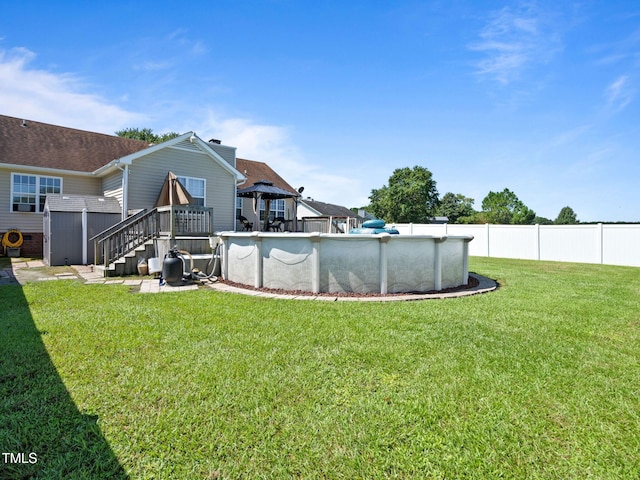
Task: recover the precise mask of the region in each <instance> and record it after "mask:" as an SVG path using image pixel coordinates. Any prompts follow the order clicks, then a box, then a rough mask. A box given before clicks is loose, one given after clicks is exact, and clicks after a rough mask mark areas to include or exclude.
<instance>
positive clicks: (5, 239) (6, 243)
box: [2, 228, 24, 255]
mask: <svg viewBox="0 0 640 480" xmlns="http://www.w3.org/2000/svg"><path fill="white" fill-rule="evenodd" d="M11 234H16V235H18V238H17V239H16V241H15V242H12V241H11V240H10V239H9V235H11ZM23 243H24V237H23V236H22V233H21V232H20V230H17V229H15V228H12V229H10V230H7V233H5V234H4V235H3V236H2V246H3V247H4V254H5V255H6V254H7V248H20V247H21V246H22V244H23Z"/></svg>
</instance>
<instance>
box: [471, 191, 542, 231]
mask: <svg viewBox="0 0 640 480" xmlns="http://www.w3.org/2000/svg"><path fill="white" fill-rule="evenodd" d="M482 213H483V214H484V217H485V218H486V221H487V223H499V224H504V225H509V224H511V225H530V224H531V222H533V219H534V218H535V217H536V212H534V211H533V210H531V209H530V208H529V207H527V206H526V205H525V204H524V203H522V202H521V201H520V200H519V199H518V197H517V196H516V194H515V193H513V192H512V191H511V190H509V189H508V188H505V189H504V190H503V191H502V192H489V194H488V195H487V196H486V197H485V198H484V200H482Z"/></svg>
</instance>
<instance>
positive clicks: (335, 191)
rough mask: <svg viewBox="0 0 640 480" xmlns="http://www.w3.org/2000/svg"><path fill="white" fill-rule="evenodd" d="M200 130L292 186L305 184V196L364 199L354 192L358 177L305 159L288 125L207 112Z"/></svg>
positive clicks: (353, 202) (356, 202) (350, 202)
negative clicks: (235, 149)
mask: <svg viewBox="0 0 640 480" xmlns="http://www.w3.org/2000/svg"><path fill="white" fill-rule="evenodd" d="M202 131H209V132H212V133H211V135H206V139H207V140H208V139H209V138H218V139H220V140H221V141H222V143H223V144H225V145H231V146H235V147H237V148H238V150H237V155H238V157H240V158H246V159H248V160H256V161H260V162H265V163H267V164H268V165H269V166H270V167H271V168H273V169H274V170H275V171H276V172H278V174H280V176H281V177H283V178H284V179H285V180H286V181H287V183H289V184H290V185H291V186H292V187H294V188H298V187H301V186H304V187H305V190H304V195H305V196H311V197H313V198H315V199H316V200H320V201H323V202H327V203H335V204H338V205H344V206H348V207H351V206H360V205H361V204H362V203H367V202H366V201H365V200H366V199H362V198H358V197H356V196H354V195H353V192H357V191H361V188H360V182H359V180H357V179H354V178H352V177H350V176H349V175H346V174H345V173H344V172H334V173H328V172H327V170H326V168H325V167H324V166H321V165H313V164H310V163H309V162H307V161H305V159H304V154H303V153H302V152H301V151H300V150H299V148H298V147H297V146H296V145H295V143H294V142H293V141H292V139H291V134H290V131H289V129H288V128H287V127H282V126H275V125H265V124H260V123H257V122H254V121H253V120H250V119H246V118H221V117H220V116H219V115H216V114H215V113H213V112H209V114H208V116H207V120H206V123H205V124H204V125H203V128H202ZM199 136H201V137H202V135H199Z"/></svg>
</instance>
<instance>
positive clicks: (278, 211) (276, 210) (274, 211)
mask: <svg viewBox="0 0 640 480" xmlns="http://www.w3.org/2000/svg"><path fill="white" fill-rule="evenodd" d="M264 210H265V207H264V200H260V220H264ZM276 217H284V199H278V200H271V205H270V206H269V221H271V220H273V219H274V218H276Z"/></svg>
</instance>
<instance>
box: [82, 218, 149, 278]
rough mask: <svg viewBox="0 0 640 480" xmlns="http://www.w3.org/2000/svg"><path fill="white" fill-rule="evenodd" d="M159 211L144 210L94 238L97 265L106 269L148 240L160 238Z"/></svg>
mask: <svg viewBox="0 0 640 480" xmlns="http://www.w3.org/2000/svg"><path fill="white" fill-rule="evenodd" d="M158 232H159V221H158V211H157V209H156V208H154V209H152V210H142V211H140V212H138V213H136V214H135V215H132V216H131V217H129V218H127V219H125V220H123V221H122V222H120V223H117V224H116V225H113V226H112V227H110V228H108V229H107V230H105V231H103V232H100V233H99V234H98V235H96V236H95V237H92V238H91V240H92V241H93V247H94V255H95V260H94V262H95V264H96V265H99V264H101V263H102V264H103V265H104V266H105V268H106V267H108V266H109V264H110V263H112V262H114V261H116V260H117V259H118V258H120V257H122V256H124V255H125V254H126V253H127V252H130V251H131V250H133V249H134V248H136V247H139V246H140V245H143V244H144V243H145V242H146V241H147V240H151V239H153V238H156V237H157V236H158Z"/></svg>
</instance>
